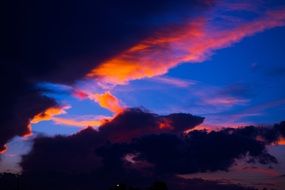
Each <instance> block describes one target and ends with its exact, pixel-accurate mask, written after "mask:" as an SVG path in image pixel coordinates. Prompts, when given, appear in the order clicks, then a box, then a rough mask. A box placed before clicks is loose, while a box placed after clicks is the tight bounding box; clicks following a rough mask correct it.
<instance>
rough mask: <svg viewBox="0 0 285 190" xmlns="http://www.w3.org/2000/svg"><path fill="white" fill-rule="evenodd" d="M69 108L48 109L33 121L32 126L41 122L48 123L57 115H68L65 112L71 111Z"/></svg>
mask: <svg viewBox="0 0 285 190" xmlns="http://www.w3.org/2000/svg"><path fill="white" fill-rule="evenodd" d="M69 108H70V107H69V106H65V107H50V108H48V109H46V110H45V111H44V112H42V113H39V114H37V115H35V116H34V117H33V119H32V120H31V123H32V124H35V123H39V122H41V121H48V120H51V119H52V118H53V116H55V115H60V114H64V113H66V112H65V110H66V109H69Z"/></svg>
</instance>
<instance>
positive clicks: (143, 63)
mask: <svg viewBox="0 0 285 190" xmlns="http://www.w3.org/2000/svg"><path fill="white" fill-rule="evenodd" d="M210 20H211V19H207V18H197V19H196V20H194V21H192V22H191V23H188V24H185V25H184V26H183V27H180V28H178V27H176V28H171V29H170V30H169V29H168V30H163V31H161V32H160V33H157V34H156V36H153V37H150V38H148V39H145V40H143V41H142V42H141V43H139V44H137V45H135V46H133V47H131V48H129V49H127V50H126V51H124V52H122V53H120V54H118V55H117V56H115V57H112V58H110V59H108V60H106V61H105V62H103V63H102V64H101V65H100V66H98V67H96V68H94V69H93V70H92V71H91V72H89V73H88V74H87V77H89V78H96V79H99V80H100V81H103V82H104V83H109V84H125V83H127V82H129V81H131V80H136V79H142V78H151V77H154V76H159V75H163V74H165V73H167V72H168V70H169V69H171V68H173V67H175V66H177V65H178V64H180V63H183V62H192V63H195V62H201V61H204V60H205V59H207V58H208V57H209V56H210V55H211V54H212V53H213V51H214V50H216V49H220V48H224V47H228V46H230V45H232V44H233V43H236V42H239V41H240V40H242V39H243V38H244V37H247V36H250V35H253V34H255V33H257V32H261V31H264V30H266V29H270V28H273V27H278V26H284V25H285V10H284V9H281V10H274V11H269V12H267V13H266V14H265V15H264V16H263V17H261V18H259V19H256V20H253V21H249V22H246V23H243V24H240V25H239V26H237V27H232V28H230V29H218V28H215V27H212V26H210V24H209V22H210Z"/></svg>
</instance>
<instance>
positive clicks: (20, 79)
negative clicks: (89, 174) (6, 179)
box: [0, 0, 285, 190]
mask: <svg viewBox="0 0 285 190" xmlns="http://www.w3.org/2000/svg"><path fill="white" fill-rule="evenodd" d="M23 9H24V10H18V13H19V15H24V16H23V17H22V16H18V14H16V16H15V15H11V14H9V13H7V15H8V16H9V20H8V21H7V24H8V26H11V27H10V28H11V29H12V30H13V32H12V33H11V32H9V33H8V34H7V36H8V37H10V38H11V39H13V40H6V41H5V42H7V44H5V43H4V44H5V45H6V51H7V52H8V51H9V50H11V49H13V50H14V48H15V47H16V49H15V51H13V53H10V52H9V53H7V52H6V53H5V52H4V54H3V55H4V56H2V57H3V58H2V60H1V62H2V63H4V64H3V69H1V70H3V71H4V72H3V73H4V74H3V75H2V76H1V86H2V87H3V92H4V93H3V94H2V95H1V96H3V97H1V104H2V102H3V104H2V105H3V110H4V111H2V112H3V114H1V115H2V116H1V126H2V127H1V128H0V133H1V134H0V152H1V154H0V158H1V159H0V171H1V172H7V171H8V172H12V173H21V172H23V173H25V171H29V169H30V168H29V164H30V163H32V161H35V160H33V159H36V158H37V156H36V155H37V153H38V152H37V151H39V150H38V147H40V146H42V145H41V144H40V143H41V142H45V143H48V142H50V143H51V141H53V140H54V141H57V140H58V139H57V138H59V137H58V135H61V137H60V138H63V139H64V138H66V139H65V140H66V141H70V143H71V142H72V143H75V142H73V141H74V140H73V138H74V139H76V138H81V136H80V135H78V134H80V132H82V131H85V130H87V129H88V127H92V128H93V129H94V130H95V131H97V132H98V134H99V135H100V134H101V136H102V137H100V138H103V137H104V138H107V139H108V138H110V139H116V140H114V142H112V143H114V144H115V143H118V142H117V140H118V139H120V140H118V141H119V142H120V143H122V142H124V143H126V142H129V140H132V139H136V138H138V137H141V138H144V137H145V136H146V137H147V136H148V135H149V136H151V134H156V135H157V134H160V133H171V134H172V133H173V134H175V135H177V133H178V131H180V132H181V131H182V132H183V133H185V131H187V130H190V131H192V130H193V129H205V130H207V131H208V135H209V136H211V135H213V134H212V133H215V132H217V133H222V134H223V133H224V131H223V130H225V128H232V129H233V130H235V129H236V130H237V132H233V133H234V134H235V133H237V134H239V133H240V131H239V128H242V127H243V126H255V128H257V129H258V130H261V132H258V131H257V132H256V133H258V134H259V135H257V136H255V140H257V141H258V140H260V138H261V140H260V141H261V142H262V143H264V151H263V153H264V152H266V151H268V154H270V155H273V156H274V157H275V158H277V160H278V162H276V163H275V165H274V164H273V165H271V164H270V162H268V163H269V165H268V163H267V162H262V161H260V162H261V163H259V164H252V163H247V162H246V163H244V162H245V161H244V160H242V159H241V157H243V159H245V158H246V157H247V156H248V154H249V155H250V156H252V155H251V152H250V151H251V149H249V150H248V152H247V153H246V152H245V153H244V152H242V153H240V154H238V155H237V156H236V157H234V158H232V159H233V160H235V161H234V163H235V164H234V163H231V164H228V165H226V166H223V167H222V166H221V167H220V168H212V167H209V168H207V167H205V168H203V167H204V165H203V167H202V166H201V168H200V169H197V170H195V169H191V167H190V166H189V167H190V169H189V171H188V172H189V174H188V173H187V172H186V173H183V174H180V173H179V172H173V173H175V175H178V176H183V177H180V178H181V179H182V178H183V179H189V178H190V179H191V178H196V177H198V178H202V179H205V180H214V181H216V180H218V181H221V182H223V183H225V184H237V183H238V184H242V185H246V186H254V187H257V188H262V187H268V188H275V189H280V190H281V189H282V188H284V187H285V184H284V182H282V181H283V179H282V176H283V178H284V174H285V160H284V153H285V147H284V144H285V143H284V138H285V137H284V136H282V132H280V137H279V136H277V137H276V138H275V139H274V140H268V137H267V136H266V135H265V136H264V134H267V132H268V131H267V130H271V129H272V130H273V132H274V134H275V133H277V132H276V130H277V129H278V130H279V128H282V127H279V128H278V127H277V128H276V130H275V128H274V126H273V125H274V124H278V123H280V122H282V121H284V120H285V118H284V115H285V90H284V86H285V77H284V76H285V64H284V62H285V54H284V49H285V45H284V44H285V35H284V34H285V3H283V2H282V1H267V0H254V1H250V2H248V1H242V0H241V1H232V0H222V1H215V0H212V1H206V0H205V1H186V0H185V1H181V2H174V1H170V0H169V1H165V2H164V1H157V2H155V3H151V2H147V3H146V2H143V1H139V2H137V4H135V3H132V2H130V1H126V2H124V3H123V2H121V4H120V3H118V2H114V1H110V2H109V3H102V2H99V1H98V2H93V3H92V2H88V1H87V2H86V3H85V2H82V3H80V4H77V3H75V1H72V2H71V3H67V2H62V3H59V4H57V3H55V2H53V1H52V2H50V3H46V4H45V3H36V4H33V3H31V2H29V3H27V4H26V5H25V6H24V8H23ZM51 10H52V11H53V12H54V13H53V14H50V12H51ZM15 20H16V21H19V20H20V21H19V23H24V24H22V25H21V24H19V25H17V23H18V22H13V21H15ZM10 23H13V24H10ZM15 23H16V24H15ZM19 28H20V29H21V30H20V31H21V32H20V34H21V35H20V36H23V39H18V38H19V33H18V32H19V30H17V29H19ZM15 36H17V37H15ZM19 43H20V44H21V45H20V47H21V48H22V49H21V48H20V49H19V46H17V44H19ZM17 48H18V49H17ZM1 68H2V65H1ZM132 108H138V109H139V110H140V111H136V110H132ZM129 112H130V113H129ZM147 113H149V114H150V113H151V114H153V116H149V115H147ZM182 113H183V114H184V113H185V114H186V115H182V116H179V119H178V120H180V119H181V118H184V117H187V118H188V117H190V116H189V115H187V114H193V118H192V115H191V117H190V118H191V119H189V120H187V119H185V120H183V121H181V123H179V122H178V124H177V126H176V125H175V122H176V120H175V119H177V118H176V117H174V116H172V115H171V114H178V115H179V114H182ZM128 114H130V115H128ZM132 114H134V115H132ZM136 114H138V115H139V116H138V115H136ZM144 114H146V115H144ZM140 115H143V116H144V117H146V118H148V117H151V119H150V120H151V121H152V120H155V122H154V123H155V124H153V126H154V128H155V129H148V127H149V126H143V124H144V122H143V121H144V119H143V118H142V121H141V123H142V124H141V125H140V124H139V123H136V122H135V121H140V120H139V119H140V117H143V116H140ZM133 117H134V119H133ZM135 117H138V118H139V119H138V120H136V118H135ZM152 117H153V118H152ZM177 117H178V116H177ZM195 117H197V118H195ZM199 117H201V118H203V122H202V121H201V122H197V123H196V122H195V119H197V120H199V119H198V118H199ZM174 118H175V119H174ZM190 120H191V121H190ZM192 120H193V121H192ZM129 121H134V123H132V122H129ZM147 121H148V120H147ZM199 121H200V120H199ZM125 122H126V123H125ZM187 122H189V123H188V124H187V126H188V128H187V127H184V124H185V123H187ZM157 123H159V124H157ZM190 123H191V125H190ZM117 125H118V126H121V125H122V126H125V125H126V126H129V125H138V126H140V127H142V129H131V128H130V129H128V128H126V129H125V128H124V127H123V128H122V129H121V130H120V129H116V126H117ZM146 125H150V124H149V123H146ZM283 125H284V124H283ZM185 126H186V125H185ZM190 126H191V127H190ZM280 126H282V124H280ZM144 127H145V128H144ZM176 127H177V129H176ZM105 128H106V130H105ZM113 128H114V129H113ZM158 128H159V129H161V131H162V132H160V131H159V129H158ZM259 128H264V129H259ZM116 130H118V131H116ZM124 130H126V131H124ZM131 130H134V132H133V133H132V132H131ZM283 130H284V129H283ZM105 131H106V132H105ZM225 131H226V130H225ZM273 132H272V133H273ZM116 133H117V135H116ZM225 133H227V132H225ZM268 133H269V132H268ZM138 134H139V135H138ZM227 134H228V133H227ZM278 134H279V132H278ZM283 134H284V132H283ZM84 135H85V134H84ZM120 135H122V137H120V138H119V137H117V136H120ZM228 135H231V134H230V133H229V134H228ZM78 136H79V137H78ZM95 136H96V135H95ZM189 136H190V137H191V135H189ZM41 138H42V141H41ZM87 138H88V137H87ZM96 138H97V137H96ZM100 138H99V137H98V139H100ZM187 138H188V137H187ZM192 138H194V137H192ZM205 138H206V137H205ZM209 138H210V137H209ZM221 138H222V137H221ZM47 139H49V140H47ZM110 139H109V140H110ZM122 139H123V140H122ZM126 139H128V141H127V140H126ZM157 139H160V137H157ZM65 140H62V141H65ZM163 140H164V139H163V138H162V141H163ZM218 140H219V139H218ZM58 141H60V140H58ZM111 141H112V140H111ZM237 141H238V140H237ZM60 142H61V141H60ZM100 142H101V141H100ZM139 142H140V141H139ZM187 142H188V141H187ZM207 142H208V141H207ZM37 143H39V144H37ZM72 143H71V144H72ZM96 143H97V141H96ZM96 143H95V144H96ZM101 143H102V142H101ZM253 143H254V142H253ZM36 145H37V146H36ZM46 146H47V145H46ZM48 146H50V144H48ZM74 146H77V145H75V144H74ZM78 146H79V145H78ZM98 146H99V145H98ZM100 146H101V145H100ZM114 146H115V145H114ZM117 146H119V145H117ZM128 146H130V147H131V148H130V149H132V148H134V147H135V149H136V150H139V149H140V148H138V147H140V146H139V145H137V144H136V143H134V144H132V143H130V144H128ZM137 146H138V147H137ZM141 146H143V145H141ZM145 146H146V145H145ZM192 148H193V147H192ZM43 150H46V149H44V148H43ZM84 150H85V149H84ZM120 150H121V149H120ZM46 151H47V150H46ZM70 151H73V149H71V150H70ZM133 151H134V150H133ZM141 151H142V152H143V150H141ZM43 152H44V151H43ZM43 152H40V153H39V154H44V153H43ZM103 152H104V151H103ZM110 152H112V151H111V150H110ZM134 152H135V153H134ZM134 152H132V153H131V154H127V155H128V156H127V158H130V160H129V161H130V162H134V163H135V164H137V162H138V163H139V165H141V168H140V169H138V170H144V169H145V167H146V168H148V166H147V165H148V164H149V165H155V166H157V167H159V164H157V165H156V164H154V163H151V162H150V161H149V160H147V158H148V157H147V156H145V157H143V156H142V157H141V158H139V157H140V156H139V155H140V153H137V151H134ZM45 154H48V152H45ZM50 154H52V152H50ZM106 154H108V153H106ZM145 154H146V155H148V154H147V152H146V153H145ZM221 154H223V153H221ZM23 155H24V156H23ZM33 155H35V156H34V157H33ZM241 155H243V156H241ZM57 156H58V157H60V156H63V155H57ZM69 156H70V155H69ZM97 156H98V155H97ZM255 156H256V155H255ZM262 156H264V155H262ZM186 157H187V156H186ZM63 158H64V156H63ZM88 158H89V157H88ZM124 158H125V157H124ZM29 159H30V160H31V161H30V160H29ZM38 159H39V158H38ZM94 159H97V158H94ZM132 159H137V161H133V160H132ZM141 159H143V160H141ZM258 159H260V158H258ZM258 159H257V160H258ZM202 160H203V159H202ZM269 160H270V159H269ZM231 161H232V160H231ZM229 162H230V161H229ZM257 162H258V161H257ZM272 162H274V161H272ZM35 163H36V164H35V166H34V167H33V164H32V166H31V168H32V169H31V171H33V168H36V167H38V168H41V165H40V164H39V165H37V164H38V162H37V160H36V162H35ZM75 165H76V164H75ZM79 165H80V164H79ZM84 167H85V166H84ZM94 167H95V166H94ZM96 167H97V166H96ZM104 167H106V166H105V165H104ZM136 167H137V166H136ZM177 167H178V168H179V166H177ZM43 168H44V167H43ZM94 170H95V169H94ZM35 171H37V168H36V169H35ZM43 171H44V170H43ZM159 171H160V170H159ZM171 171H172V170H171ZM178 171H180V170H178ZM160 172H161V171H160ZM180 172H181V171H180ZM245 172H246V175H244V173H245ZM153 175H154V174H153ZM280 176H281V177H280ZM167 179H168V178H167ZM261 180H263V181H264V184H260V183H259V182H260V181H261ZM169 181H171V180H169ZM265 181H266V182H265Z"/></svg>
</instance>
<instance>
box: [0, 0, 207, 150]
mask: <svg viewBox="0 0 285 190" xmlns="http://www.w3.org/2000/svg"><path fill="white" fill-rule="evenodd" d="M67 5H68V6H67ZM110 5H112V7H116V8H114V9H113V8H111V7H110ZM173 5H175V6H173ZM3 7H7V8H5V9H4V10H3V11H2V13H3V17H5V18H7V19H5V21H4V23H3V24H2V28H3V30H2V32H3V33H4V34H3V36H5V38H3V40H2V43H1V44H2V46H3V47H4V48H3V51H2V53H1V60H0V62H1V64H0V65H1V66H0V67H1V68H0V70H1V75H0V85H1V88H2V89H3V93H1V95H0V96H1V97H0V101H1V106H2V111H1V114H0V122H1V123H0V125H1V127H0V149H1V150H2V149H4V144H6V143H7V141H9V140H10V139H12V138H13V137H15V136H22V135H25V134H29V133H30V127H29V121H30V120H31V119H32V118H33V117H34V116H35V115H37V114H39V113H42V112H43V111H44V110H46V109H48V108H49V107H54V106H56V105H57V104H56V102H55V101H54V100H52V99H51V98H48V97H46V96H43V95H42V94H44V93H45V91H44V90H43V89H42V88H38V87H37V84H38V83H42V82H53V83H64V84H73V83H74V82H76V81H77V80H80V79H82V78H83V77H84V76H85V75H86V73H88V72H89V71H90V70H91V69H92V68H94V67H96V66H97V65H99V64H100V63H101V62H103V61H104V60H105V59H106V58H108V57H111V56H113V55H115V54H117V53H118V52H121V51H122V50H123V49H125V48H126V47H129V46H131V45H132V44H134V43H136V42H138V41H140V40H141V39H142V38H144V37H145V36H147V35H148V34H149V33H152V31H155V30H156V29H157V28H158V27H162V26H166V25H168V24H169V23H168V22H166V23H165V22H164V23H163V22H161V24H159V25H153V24H149V23H148V20H149V19H150V18H153V17H155V18H159V19H161V20H162V19H164V18H165V16H167V15H168V13H169V12H168V11H169V10H173V11H171V13H169V14H170V15H169V16H171V15H176V16H177V14H176V13H178V14H179V15H180V16H179V18H180V19H181V20H183V17H184V16H185V14H180V13H182V12H184V13H185V12H186V11H187V12H188V13H191V10H193V9H195V8H199V9H200V10H204V9H207V8H209V5H207V4H205V3H203V2H197V1H194V0H193V1H186V0H185V1H181V2H179V3H177V2H176V3H174V2H172V1H167V2H165V1H162V0H158V1H155V2H152V3H145V2H144V1H137V2H134V1H130V0H128V1H126V2H125V3H120V2H118V1H115V0H111V1H108V2H103V1H90V0H87V1H85V2H84V3H80V4H78V2H77V1H74V0H71V1H68V2H67V1H61V2H58V1H56V0H50V1H48V2H40V1H38V2H32V1H27V2H25V5H23V6H15V4H14V3H12V2H8V1H7V2H5V4H4V6H3ZM183 7H187V9H185V8H184V9H185V10H184V11H179V10H181V8H183ZM11 10H13V11H12V12H14V14H11ZM110 12H111V13H112V14H110ZM50 13H53V14H52V15H50ZM174 13H175V14H174ZM154 15H155V16H154ZM191 15H192V13H191V14H189V17H191ZM170 20H171V19H169V22H171V21H170ZM172 22H173V21H172ZM159 23H160V22H159ZM98 50H99V51H98Z"/></svg>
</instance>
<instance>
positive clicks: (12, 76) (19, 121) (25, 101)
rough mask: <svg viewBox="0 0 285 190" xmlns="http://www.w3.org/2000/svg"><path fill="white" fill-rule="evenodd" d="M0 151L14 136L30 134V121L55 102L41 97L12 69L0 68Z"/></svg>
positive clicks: (37, 91) (39, 93)
mask: <svg viewBox="0 0 285 190" xmlns="http://www.w3.org/2000/svg"><path fill="white" fill-rule="evenodd" d="M0 67H1V69H0V70H1V72H3V74H1V75H0V86H1V89H2V90H1V94H0V102H1V113H0V150H1V148H3V147H4V144H5V143H6V142H7V141H8V140H9V139H11V138H13V137H14V136H16V135H19V136H23V135H25V134H29V133H30V129H29V127H28V125H29V123H30V119H31V118H32V117H33V116H34V115H35V114H37V113H40V112H42V111H44V110H45V109H46V108H48V107H50V106H54V105H56V103H55V101H54V100H52V99H50V98H47V97H45V96H41V92H40V90H39V89H36V88H34V87H33V86H32V84H31V82H29V81H26V80H25V79H23V77H22V76H21V73H19V72H17V70H16V69H14V68H13V67H8V66H2V65H1V66H0Z"/></svg>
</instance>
